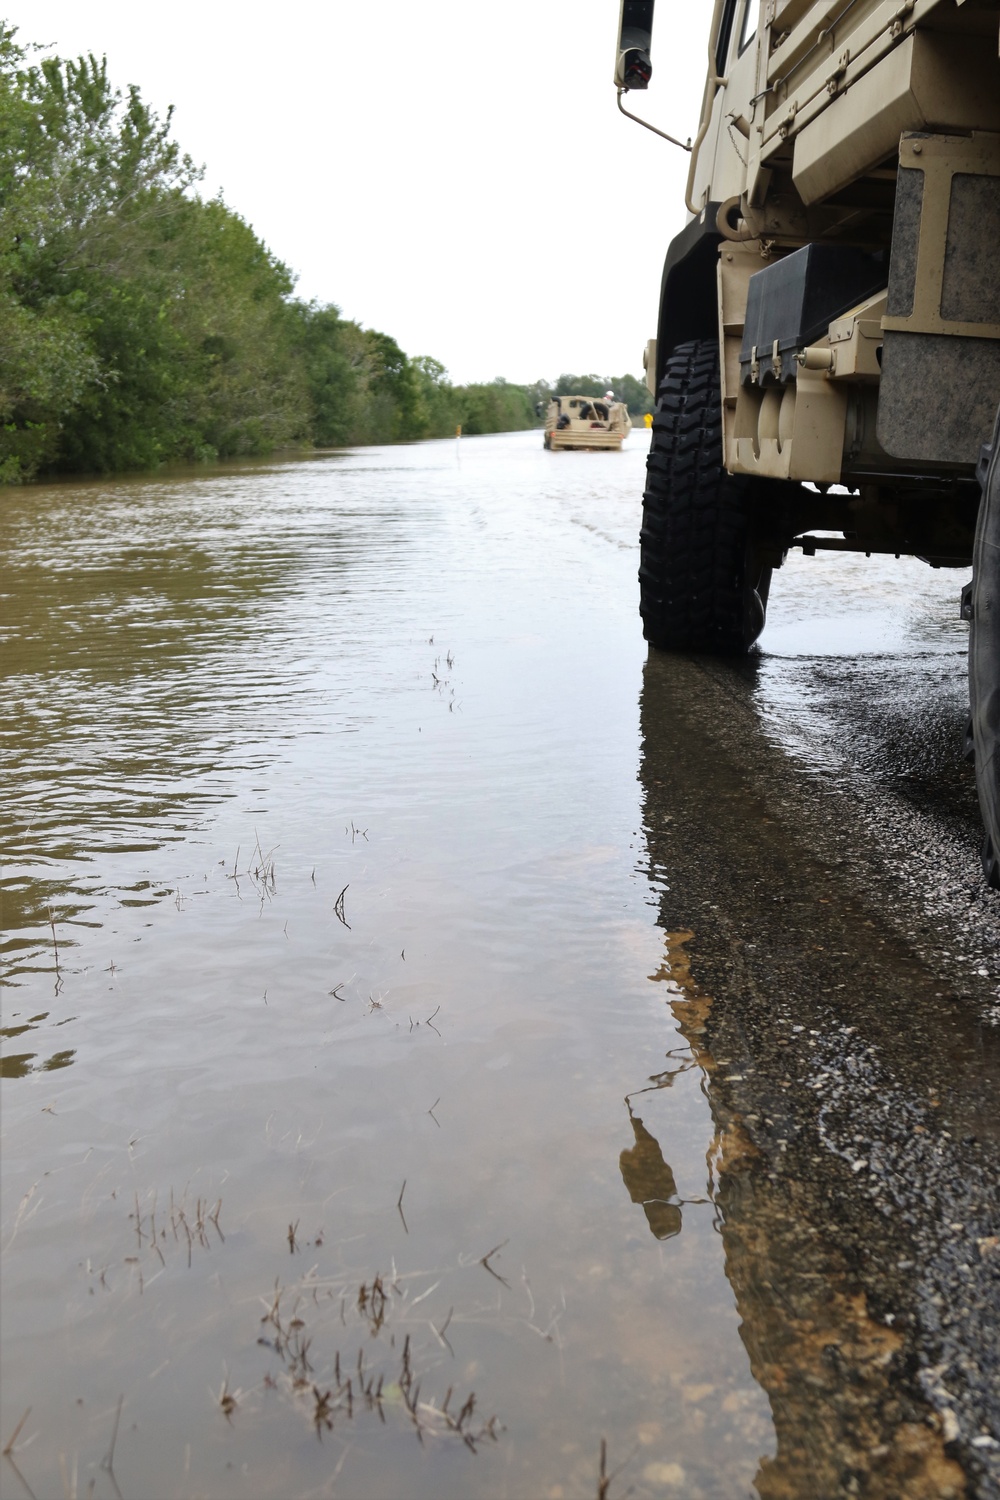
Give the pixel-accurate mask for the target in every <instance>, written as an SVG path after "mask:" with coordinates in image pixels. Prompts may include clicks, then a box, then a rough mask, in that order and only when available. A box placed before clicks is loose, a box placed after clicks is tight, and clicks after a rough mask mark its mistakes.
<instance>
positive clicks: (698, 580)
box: [639, 340, 770, 655]
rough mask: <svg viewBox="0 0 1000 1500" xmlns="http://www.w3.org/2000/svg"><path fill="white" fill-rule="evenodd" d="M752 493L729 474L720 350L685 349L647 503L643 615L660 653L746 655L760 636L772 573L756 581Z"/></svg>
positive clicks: (668, 387) (666, 404) (665, 393)
mask: <svg viewBox="0 0 1000 1500" xmlns="http://www.w3.org/2000/svg"><path fill="white" fill-rule="evenodd" d="M752 484H753V481H752V480H749V479H747V478H745V477H741V476H736V475H730V474H727V473H726V471H725V470H724V468H723V466H722V413H721V404H720V400H719V356H718V349H717V347H716V346H715V344H714V343H711V342H709V341H707V340H699V341H696V342H693V343H689V344H682V345H680V346H679V347H678V348H677V349H676V350H675V351H674V353H673V354H672V355H671V357H670V360H669V361H668V364H667V369H666V373H665V375H664V378H663V380H662V382H661V384H660V389H659V394H658V400H657V407H656V414H655V416H654V418H653V438H652V445H651V447H650V452H649V458H648V460H647V465H646V490H645V493H644V495H643V520H642V530H641V532H640V559H641V560H640V566H639V585H640V606H639V607H640V613H641V614H642V619H643V633H644V635H645V637H646V639H647V640H648V641H650V642H651V643H652V644H653V645H656V646H661V647H665V648H667V649H669V650H675V651H677V650H680V651H706V652H713V653H717V654H724V655H734V654H735V655H738V654H742V653H743V652H745V651H746V650H747V649H748V648H749V647H750V646H751V645H752V643H753V641H754V640H755V639H756V637H757V636H758V635H759V634H760V631H761V629H762V628H763V624H764V604H763V599H766V590H767V585H768V584H769V582H770V570H769V569H765V570H763V572H762V573H761V577H760V580H759V583H758V584H757V587H756V588H755V586H754V585H755V582H756V580H755V581H748V578H747V567H748V541H749V525H750V515H749V508H750V501H751V495H752V489H751V487H752ZM765 574H766V577H765V576H764V575H765ZM758 590H759V591H758ZM761 595H763V598H762V597H761Z"/></svg>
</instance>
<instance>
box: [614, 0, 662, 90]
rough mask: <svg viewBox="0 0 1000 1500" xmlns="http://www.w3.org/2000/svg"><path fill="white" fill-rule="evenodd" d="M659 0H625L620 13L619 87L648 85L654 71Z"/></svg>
mask: <svg viewBox="0 0 1000 1500" xmlns="http://www.w3.org/2000/svg"><path fill="white" fill-rule="evenodd" d="M655 3H656V0H621V10H620V11H619V14H618V51H617V54H616V61H615V87H616V88H619V89H625V90H626V92H627V91H628V90H629V89H645V88H648V87H649V80H650V78H651V77H652V73H653V64H652V63H651V62H650V60H649V46H650V42H651V40H652V36H653V6H654V4H655Z"/></svg>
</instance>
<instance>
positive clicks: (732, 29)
mask: <svg viewBox="0 0 1000 1500" xmlns="http://www.w3.org/2000/svg"><path fill="white" fill-rule="evenodd" d="M653 7H654V0H622V4H621V17H620V30H619V46H618V55H617V65H616V74H615V81H616V83H617V85H618V89H619V95H618V100H619V106H620V107H622V109H623V112H624V113H626V114H630V111H629V110H625V109H624V106H623V105H622V95H623V93H627V92H629V91H631V90H636V89H644V88H646V86H647V84H648V82H649V79H650V74H651V64H650V60H649V47H650V40H651V34H652V24H653ZM998 29H1000V0H716V3H715V7H714V12H713V14H712V18H711V26H710V30H709V37H708V68H707V80H706V85H705V93H704V100H703V105H702V113H701V120H700V122H699V125H698V129H697V132H696V134H695V136H694V139H693V141H691V142H688V144H687V146H686V147H684V149H687V150H689V151H690V153H691V160H690V170H689V172H688V179H687V191H686V206H687V209H688V212H689V215H690V218H689V221H688V223H687V226H686V228H685V229H683V230H682V231H681V233H680V234H678V235H677V237H676V238H675V239H674V240H673V241H672V243H671V244H670V246H669V248H668V250H667V257H666V264H665V266H664V272H663V281H662V286H661V294H660V309H659V322H658V327H657V336H656V339H655V340H651V341H650V343H649V344H648V345H647V349H646V371H647V381H648V383H649V386H650V389H651V390H652V391H653V393H654V395H655V396H656V397H657V411H656V416H655V418H654V422H653V439H652V445H651V449H650V455H649V461H648V469H647V486H646V491H645V496H644V509H643V526H642V538H641V565H640V575H639V576H640V592H641V611H642V617H643V624H644V632H645V635H646V638H647V639H648V640H649V641H650V642H651V643H652V644H653V645H655V646H659V647H664V648H667V649H680V650H692V651H713V652H722V653H738V652H743V651H746V650H747V649H748V648H749V647H750V646H751V645H752V643H753V642H754V640H755V639H756V638H757V636H758V635H759V634H760V631H761V630H762V628H763V625H764V614H765V609H766V606H767V597H768V589H769V587H770V584H771V575H772V571H773V570H774V569H775V568H778V567H780V566H781V563H782V561H783V560H784V557H785V555H786V553H787V550H788V548H789V547H791V546H793V545H797V546H802V547H803V549H804V550H805V551H806V552H813V551H816V550H819V549H826V548H833V549H841V550H848V551H853V552H864V553H867V554H871V553H876V552H880V553H893V554H896V555H902V554H908V555H912V556H916V557H919V558H921V559H923V560H924V561H926V562H927V563H929V564H930V565H931V566H932V567H949V568H964V569H968V567H969V566H970V564H971V565H972V581H971V583H970V584H967V585H966V587H965V588H964V589H963V590H962V592H961V606H960V607H961V610H962V613H963V616H964V617H965V618H966V619H967V620H968V621H969V624H970V652H969V680H970V697H971V710H972V711H971V717H970V725H969V733H968V736H967V740H968V747H967V748H968V753H969V754H970V755H971V754H973V753H974V756H975V762H976V776H977V782H978V788H979V799H980V805H981V808H982V812H983V819H984V822H985V824H986V838H985V842H984V846H983V866H984V870H985V872H986V876H987V879H988V880H989V881H990V883H991V884H993V885H1000V437H998V424H1000V414H998V407H1000V58H998ZM631 117H632V118H638V116H635V115H632V116H631ZM640 123H643V124H645V123H647V122H645V121H640ZM650 128H654V129H655V128H656V127H650ZM659 133H660V134H664V132H662V131H660V132H659ZM667 139H669V140H673V137H667ZM674 144H675V145H681V144H682V143H681V142H680V141H675V142H674ZM815 532H825V533H828V534H827V535H821V536H815V535H810V533H815ZM958 593H959V590H958V587H956V608H958V607H959V601H958Z"/></svg>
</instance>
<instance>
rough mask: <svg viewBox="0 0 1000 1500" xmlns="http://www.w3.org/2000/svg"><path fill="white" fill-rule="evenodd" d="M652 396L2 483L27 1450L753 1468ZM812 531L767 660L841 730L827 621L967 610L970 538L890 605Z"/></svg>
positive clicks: (79, 1479) (276, 1482)
mask: <svg viewBox="0 0 1000 1500" xmlns="http://www.w3.org/2000/svg"><path fill="white" fill-rule="evenodd" d="M645 441H646V439H645V434H643V433H641V432H640V433H635V434H633V436H632V437H631V438H630V440H629V443H628V444H627V445H626V449H625V451H623V453H622V454H620V455H616V454H559V455H551V454H547V453H544V452H543V450H542V447H541V442H540V438H539V436H538V434H535V433H529V434H518V435H511V436H501V437H495V438H480V439H469V440H462V441H461V443H456V442H441V443H426V444H422V445H419V446H415V447H408V448H392V449H389V448H387V449H371V450H357V451H354V452H349V453H343V454H331V455H317V456H315V457H310V458H307V459H303V460H301V461H292V462H284V463H276V464H273V465H266V466H256V467H246V468H242V469H238V470H234V471H227V472H197V473H196V472H192V473H185V474H176V475H170V476H167V477H154V478H144V479H137V480H126V481H116V482H93V483H85V484H61V485H58V486H53V487H41V488H35V489H27V490H24V491H22V492H7V493H6V494H5V496H4V510H3V521H2V528H3V534H4V543H5V548H4V550H5V555H6V559H7V561H6V565H5V582H4V595H5V597H4V606H3V608H4V619H5V625H4V632H5V644H4V667H3V671H4V701H5V708H6V714H5V718H6V730H5V745H4V756H5V766H6V769H5V796H4V806H3V810H2V815H0V816H2V820H3V824H2V826H3V840H4V846H5V850H6V856H5V869H4V895H3V903H4V905H3V911H4V926H5V949H4V951H5V958H6V985H7V988H6V990H5V1000H4V1014H3V1027H4V1059H3V1069H4V1083H3V1132H4V1135H3V1171H4V1185H3V1223H2V1245H3V1250H4V1264H3V1292H4V1354H3V1358H4V1375H3V1383H2V1426H0V1439H2V1441H3V1442H4V1443H7V1442H8V1440H9V1438H10V1437H11V1435H12V1433H13V1432H14V1429H15V1428H16V1426H17V1424H18V1422H19V1421H20V1419H21V1417H22V1414H23V1413H24V1412H25V1411H26V1410H27V1409H28V1408H29V1407H30V1414H29V1416H28V1418H27V1420H26V1422H25V1423H24V1425H23V1427H22V1428H21V1429H20V1431H19V1432H18V1434H17V1437H16V1441H15V1443H14V1445H13V1449H12V1453H11V1459H12V1461H13V1466H12V1464H11V1463H10V1462H8V1463H7V1464H5V1465H4V1473H5V1477H4V1480H3V1492H4V1494H5V1495H6V1494H7V1493H10V1494H12V1495H13V1494H15V1493H27V1494H31V1493H33V1494H35V1495H36V1496H38V1497H39V1500H43V1497H57V1496H61V1495H64V1494H67V1495H69V1494H72V1495H81V1496H82V1495H84V1494H91V1493H93V1494H95V1495H97V1496H104V1495H115V1494H116V1493H120V1494H122V1495H124V1496H126V1497H135V1500H139V1497H146V1500H160V1497H164V1500H166V1497H168V1496H169V1497H173V1496H178V1497H196V1496H197V1497H202V1496H203V1497H206V1500H217V1497H218V1500H221V1497H229V1496H246V1497H253V1500H268V1497H277V1496H301V1497H306V1496H327V1495H331V1496H348V1497H357V1500H362V1497H394V1496H403V1495H406V1496H408V1497H414V1500H416V1497H420V1496H440V1495H449V1496H456V1497H457V1496H463V1497H477V1496H484V1497H493V1496H523V1497H529V1500H534V1497H539V1496H546V1497H550V1500H559V1497H566V1500H569V1497H576V1496H591V1495H594V1494H596V1493H597V1492H598V1485H599V1465H600V1462H601V1457H600V1455H601V1443H602V1439H603V1440H606V1443H607V1458H606V1470H607V1473H608V1474H612V1473H613V1472H615V1471H618V1470H619V1469H620V1472H617V1473H615V1477H614V1478H613V1479H612V1482H611V1484H610V1486H609V1489H608V1493H609V1495H610V1496H611V1497H615V1496H617V1495H620V1494H624V1493H626V1492H627V1491H628V1492H630V1493H632V1494H634V1495H638V1496H684V1497H700V1496H706V1497H708V1496H727V1497H728V1496H751V1495H754V1494H756V1493H758V1491H759V1489H760V1486H761V1484H762V1483H763V1481H762V1476H765V1477H766V1475H767V1473H768V1472H769V1468H770V1467H773V1461H774V1458H775V1454H776V1449H777V1436H776V1428H775V1421H774V1417H773V1414H772V1401H773V1397H774V1388H773V1384H774V1383H773V1380H772V1381H770V1386H771V1388H770V1389H769V1388H767V1387H768V1385H769V1382H768V1381H767V1380H764V1379H762V1378H761V1368H760V1360H759V1358H756V1359H755V1360H754V1361H752V1360H751V1356H750V1355H749V1354H748V1352H747V1351H748V1340H747V1338H746V1329H745V1327H744V1326H743V1320H744V1319H745V1318H746V1316H747V1315H748V1304H747V1300H746V1298H745V1297H742V1298H741V1296H740V1288H741V1286H742V1285H743V1284H744V1283H745V1281H746V1278H747V1274H748V1271H747V1267H748V1264H752V1262H753V1258H754V1257H755V1256H759V1255H760V1254H761V1253H762V1252H761V1248H760V1245H759V1244H757V1243H756V1242H755V1238H754V1229H753V1227H752V1226H748V1225H747V1224H745V1223H744V1224H742V1225H739V1226H738V1232H736V1231H735V1230H734V1229H733V1227H732V1226H730V1232H729V1233H728V1235H727V1233H726V1231H727V1218H726V1216H727V1213H730V1214H732V1213H734V1212H735V1211H736V1210H735V1208H734V1206H733V1205H734V1202H735V1200H734V1194H733V1191H732V1190H731V1189H730V1191H729V1194H728V1198H727V1193H726V1191H725V1190H724V1189H720V1182H722V1183H724V1182H725V1177H726V1171H727V1166H728V1165H729V1164H732V1163H733V1162H734V1161H736V1162H738V1160H739V1158H740V1153H741V1151H745V1150H746V1149H748V1147H747V1145H746V1142H745V1140H744V1138H743V1136H742V1134H741V1129H740V1122H739V1120H738V1118H734V1117H733V1115H732V1113H731V1111H727V1110H724V1109H722V1108H720V1107H719V1106H718V1103H717V1101H715V1100H713V1089H714V1088H715V1087H716V1084H715V1082H714V1079H715V1077H716V1072H717V1069H716V1064H715V1063H714V1061H713V1060H712V1058H711V1056H710V1054H709V1053H708V1050H707V1047H706V1045H705V1042H704V1028H705V1020H706V1016H707V1014H708V1011H709V1009H710V1006H711V1001H710V999H709V998H708V996H707V995H706V994H705V992H704V990H703V989H702V988H701V986H700V984H699V982H698V980H697V977H696V976H693V975H692V968H691V954H692V951H694V950H695V949H696V947H697V935H696V934H694V933H693V932H692V930H691V929H689V928H687V927H685V928H681V929H677V930H670V928H669V923H667V924H666V925H665V918H664V912H665V911H666V910H667V907H668V905H669V903H667V902H665V899H664V892H665V891H669V887H670V881H671V870H670V868H669V863H665V859H666V858H667V857H666V856H664V855H663V854H662V853H660V852H658V851H657V848H656V847H654V845H653V844H652V843H651V842H650V839H649V828H648V826H647V824H648V819H649V816H650V812H649V808H650V806H651V805H653V804H654V803H655V805H656V816H657V819H658V820H660V826H661V827H662V826H663V822H662V820H663V819H666V820H667V821H669V817H670V813H669V811H666V810H665V806H666V804H664V803H663V801H662V796H660V797H659V799H658V798H657V796H656V795H655V794H654V793H653V792H652V791H651V785H650V779H649V767H650V765H651V764H654V763H655V747H651V746H649V745H644V743H643V727H644V726H643V722H641V719H640V708H641V703H642V701H643V693H644V692H645V695H646V700H645V701H646V710H645V713H646V717H645V721H644V723H645V727H646V731H647V733H648V732H649V724H650V722H651V715H652V718H655V717H656V715H657V714H660V713H662V712H664V711H666V712H668V713H669V701H666V707H664V701H665V700H663V693H664V692H667V699H669V691H668V690H667V689H663V688H662V687H657V685H656V683H655V682H652V681H651V679H650V678H649V674H648V672H647V680H646V686H645V688H644V686H643V669H644V661H645V655H646V653H645V647H644V645H643V643H642V640H641V634H640V631H639V628H638V623H637V618H636V609H635V570H636V563H637V525H638V506H639V495H640V493H641V484H642V467H643V463H644V457H645ZM818 565H819V566H822V567H823V569H824V570H825V571H824V573H823V575H822V576H823V578H824V581H825V594H824V607H823V609H822V610H819V609H817V608H816V605H815V587H814V580H815V578H816V577H817V576H818V575H817V574H815V573H813V574H808V575H807V574H806V573H805V572H804V571H803V569H804V567H805V566H806V564H804V563H803V561H802V560H801V559H800V560H799V563H798V564H795V565H794V566H793V567H791V568H790V569H789V570H788V577H789V578H790V582H789V584H788V585H787V587H785V588H784V590H783V592H782V591H781V590H779V589H778V586H777V585H776V589H775V603H774V606H773V610H772V614H773V620H772V624H771V625H770V626H769V632H770V633H771V634H770V636H769V637H768V638H765V640H766V642H767V640H768V639H770V641H771V643H772V648H771V656H770V657H767V656H766V655H765V657H764V658H762V664H761V667H760V675H759V679H758V681H757V683H756V686H755V689H754V691H755V693H756V695H757V696H756V700H755V701H756V703H757V707H758V711H759V713H760V716H761V720H762V722H763V723H764V724H765V725H766V726H767V729H768V733H770V734H772V735H773V736H774V737H775V739H776V741H777V742H780V743H781V744H782V745H783V746H784V748H785V749H786V750H787V751H788V752H789V753H796V754H798V755H799V756H800V758H802V759H803V760H804V761H806V762H808V760H809V756H810V749H809V744H808V743H807V741H808V717H809V716H808V708H809V704H808V703H807V704H806V711H804V713H803V714H797V715H796V714H790V713H789V712H788V711H787V709H788V702H789V700H790V698H792V697H794V696H795V693H796V672H797V670H798V669H797V666H796V652H797V651H798V652H800V653H806V654H808V655H809V656H810V659H813V658H815V657H816V655H817V654H818V655H822V654H823V652H824V651H832V650H833V648H832V646H831V642H835V641H837V640H839V642H840V645H839V651H838V652H834V654H836V655H838V656H839V658H844V657H846V656H849V655H852V654H853V653H858V652H859V653H862V654H864V653H865V652H867V654H868V656H867V659H869V660H870V661H871V662H875V663H877V662H878V661H879V660H882V659H883V658H884V656H885V654H886V653H887V652H888V653H892V652H896V653H899V652H902V653H904V654H905V653H906V651H908V650H910V649H911V646H912V643H913V641H915V640H916V641H917V645H916V646H913V647H912V649H914V650H919V652H920V653H922V654H923V655H925V656H926V654H927V653H928V652H930V653H932V654H933V655H934V656H935V659H938V658H939V659H940V662H941V670H942V674H943V675H944V676H945V677H947V680H948V682H949V683H951V682H952V679H953V677H955V676H956V662H958V659H959V657H960V654H961V651H962V649H963V648H964V638H963V636H962V629H961V626H960V624H959V623H958V622H957V619H955V620H954V621H953V616H952V614H951V613H950V609H951V599H952V595H953V594H954V593H955V581H954V578H953V577H951V576H946V575H929V574H927V573H926V571H916V570H919V565H918V564H912V565H908V564H905V563H904V564H903V565H902V567H903V569H904V573H903V574H898V573H897V574H895V575H892V576H895V577H896V578H897V580H900V581H898V582H897V583H896V585H894V586H895V587H896V589H897V597H898V602H899V608H898V609H897V610H896V612H895V614H894V615H893V616H892V618H891V620H890V621H889V623H887V616H886V613H885V608H884V605H885V593H884V589H885V587H887V586H888V585H886V584H885V579H886V578H887V577H889V576H890V574H889V573H888V571H887V569H886V568H885V567H883V565H881V564H878V563H875V564H874V568H875V569H876V571H875V572H869V573H868V574H867V575H862V573H861V572H860V571H859V569H858V565H857V560H855V559H849V560H847V561H846V563H845V561H844V560H842V559H840V560H836V561H834V560H830V559H820V560H818ZM908 567H912V569H913V570H914V571H913V572H912V573H911V572H906V571H905V570H906V569H907V568H908ZM838 570H839V571H838ZM845 570H846V571H845ZM852 570H853V571H852ZM916 578H919V581H920V589H921V590H922V592H921V594H920V601H921V602H920V604H919V606H918V605H917V604H914V603H913V602H912V600H913V599H914V598H916V595H915V593H914V592H913V590H914V583H913V580H914V579H916ZM784 580H785V575H782V580H781V581H782V583H783V584H784ZM873 580H874V581H873ZM859 591H860V592H859ZM859 598H860V601H861V602H860V606H859V604H858V600H859ZM782 599H783V600H784V602H783V603H782V602H780V601H781V600H782ZM928 601H929V602H928ZM866 608H868V609H869V615H870V618H868V619H867V620H866V617H865V610H866ZM908 611H909V613H908ZM911 616H912V618H911ZM918 617H919V618H918ZM914 620H917V622H918V624H919V630H918V629H917V626H916V625H914V624H913V621H914ZM952 621H953V623H950V622H952ZM928 622H929V623H928ZM796 628H799V630H800V632H804V634H802V633H800V634H798V635H796ZM810 631H811V632H812V634H811V635H810V633H809V632H810ZM838 632H839V634H838ZM796 641H798V642H799V644H798V645H796V644H795V643H796ZM956 680H957V681H958V682H959V683H960V671H959V672H958V673H957V677H956ZM949 691H952V689H951V688H949ZM959 691H960V688H955V689H954V691H953V696H954V693H957V692H959ZM656 694H659V695H660V697H659V700H658V701H657V704H656V705H653V703H652V697H651V695H656ZM799 696H800V698H801V695H799ZM654 709H655V712H654ZM817 712H818V710H817ZM644 765H645V767H646V785H645V786H644V784H643V774H642V767H643V766H644ZM659 771H660V772H661V773H662V775H663V776H666V777H667V778H669V766H667V767H666V768H664V767H662V766H661V767H659ZM705 775H706V777H707V778H710V777H711V764H710V760H708V759H707V760H706V767H705ZM644 820H645V821H644ZM730 1071H731V1070H730ZM757 1232H759V1233H763V1232H764V1228H763V1226H757ZM734 1288H735V1290H734ZM841 1295H842V1293H841V1292H840V1291H837V1292H836V1293H831V1298H832V1299H833V1300H834V1301H835V1298H836V1297H837V1296H841ZM831 1316H832V1317H833V1318H834V1320H836V1318H837V1317H838V1316H840V1315H839V1314H837V1312H836V1309H835V1310H834V1312H833V1313H832V1314H831ZM840 1321H841V1323H842V1324H843V1325H844V1326H845V1327H846V1326H847V1325H848V1324H850V1327H851V1329H852V1332H851V1337H852V1338H854V1339H855V1340H856V1341H857V1340H859V1339H862V1338H867V1339H868V1340H869V1343H870V1345H871V1348H872V1350H873V1353H872V1357H873V1358H876V1357H878V1356H879V1354H880V1351H881V1348H882V1345H881V1344H880V1343H879V1340H882V1342H883V1343H888V1342H891V1338H892V1335H891V1333H890V1332H888V1331H886V1332H885V1333H879V1332H878V1330H877V1329H875V1330H874V1331H873V1325H872V1324H871V1322H870V1320H868V1319H866V1317H865V1315H864V1311H863V1309H862V1310H861V1312H860V1313H859V1312H858V1309H857V1308H856V1307H852V1308H849V1309H848V1310H847V1311H846V1312H844V1314H843V1316H842V1317H841V1318H840ZM859 1324H864V1325H865V1328H866V1330H867V1332H865V1333H863V1334H862V1333H859V1331H858V1326H859ZM751 1347H752V1346H751ZM774 1358H775V1360H779V1361H780V1358H781V1356H780V1354H775V1356H774ZM793 1362H794V1361H793ZM752 1365H753V1366H754V1367H752ZM772 1374H773V1372H772ZM473 1397H474V1401H473V1399H472V1398H473ZM807 1419H808V1414H807V1415H806V1417H805V1418H803V1420H807ZM109 1459H110V1462H109ZM935 1461H937V1460H935ZM941 1461H942V1462H943V1460H941ZM946 1467H947V1466H946ZM941 1472H942V1473H944V1472H945V1470H942V1471H941ZM949 1472H950V1471H949ZM942 1482H943V1481H942ZM765 1487H766V1486H765ZM943 1492H944V1491H942V1493H943ZM774 1493H777V1491H774ZM921 1493H923V1491H921ZM928 1493H930V1491H928Z"/></svg>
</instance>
